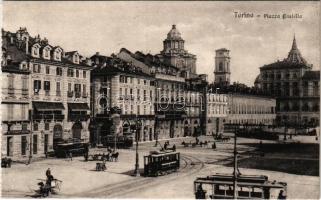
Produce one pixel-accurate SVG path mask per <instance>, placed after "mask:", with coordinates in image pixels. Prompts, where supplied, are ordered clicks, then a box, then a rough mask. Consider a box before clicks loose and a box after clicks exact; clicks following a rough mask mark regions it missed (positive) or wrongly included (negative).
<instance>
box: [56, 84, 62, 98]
mask: <svg viewBox="0 0 321 200" xmlns="http://www.w3.org/2000/svg"><path fill="white" fill-rule="evenodd" d="M56 93H57V96H61V90H60V82H56Z"/></svg>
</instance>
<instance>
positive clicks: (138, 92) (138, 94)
mask: <svg viewBox="0 0 321 200" xmlns="http://www.w3.org/2000/svg"><path fill="white" fill-rule="evenodd" d="M137 99H140V90H139V89H137Z"/></svg>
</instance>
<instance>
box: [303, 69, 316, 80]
mask: <svg viewBox="0 0 321 200" xmlns="http://www.w3.org/2000/svg"><path fill="white" fill-rule="evenodd" d="M302 79H304V80H318V81H319V80H320V71H306V72H305V73H304V75H303V76H302Z"/></svg>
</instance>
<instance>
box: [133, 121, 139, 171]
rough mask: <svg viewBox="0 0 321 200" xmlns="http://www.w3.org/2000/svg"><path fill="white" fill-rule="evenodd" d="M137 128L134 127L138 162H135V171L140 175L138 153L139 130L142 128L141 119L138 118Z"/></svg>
mask: <svg viewBox="0 0 321 200" xmlns="http://www.w3.org/2000/svg"><path fill="white" fill-rule="evenodd" d="M135 123H136V124H135V129H134V133H135V138H136V139H135V140H136V163H135V171H134V176H136V177H137V176H140V173H139V155H138V131H140V128H141V121H140V120H139V119H136V122H135Z"/></svg>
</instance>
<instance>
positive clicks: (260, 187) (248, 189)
mask: <svg viewBox="0 0 321 200" xmlns="http://www.w3.org/2000/svg"><path fill="white" fill-rule="evenodd" d="M236 186H237V187H236V195H235V196H236V198H237V199H278V198H279V197H280V196H279V195H280V193H281V194H282V196H283V198H284V199H285V197H286V196H285V195H286V190H287V184H286V183H285V182H276V181H269V180H268V177H267V176H263V175H253V176H249V175H238V176H237V182H236ZM233 187H234V176H233V175H232V174H215V175H211V176H207V177H200V178H197V179H196V180H195V181H194V192H195V198H196V199H233V198H235V196H234V188H233Z"/></svg>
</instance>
